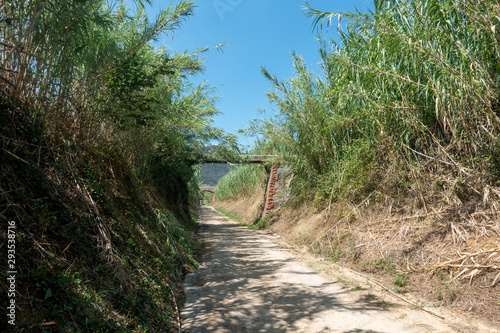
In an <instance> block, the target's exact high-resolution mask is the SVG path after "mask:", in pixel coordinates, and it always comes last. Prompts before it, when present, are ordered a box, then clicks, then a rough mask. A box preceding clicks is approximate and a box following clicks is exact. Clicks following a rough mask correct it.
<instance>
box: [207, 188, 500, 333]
mask: <svg viewBox="0 0 500 333" xmlns="http://www.w3.org/2000/svg"><path fill="white" fill-rule="evenodd" d="M492 192H493V191H492ZM492 192H489V193H488V194H485V197H484V200H482V201H477V200H473V199H471V200H468V201H462V200H460V199H459V198H457V197H456V196H451V197H448V198H447V199H449V200H452V201H455V202H459V201H460V204H456V205H449V204H446V203H445V202H444V201H445V200H437V198H438V197H439V196H442V198H443V199H445V198H446V194H447V192H446V191H442V192H436V191H434V192H433V195H434V197H435V198H434V199H432V195H428V196H422V197H417V198H406V199H400V200H399V201H397V202H396V201H395V200H394V199H393V198H390V197H382V196H377V195H376V193H374V194H372V195H370V196H369V197H368V198H366V200H364V201H362V202H361V203H360V204H358V205H351V204H346V203H345V202H344V203H341V204H340V203H339V204H335V203H332V204H331V205H330V206H329V207H327V208H326V209H324V210H318V209H317V208H314V207H313V205H312V204H310V203H303V204H300V205H298V206H295V207H292V206H291V205H289V206H288V207H284V208H282V209H281V210H280V211H279V212H275V214H274V216H273V218H272V222H271V225H270V227H269V229H268V230H269V231H270V232H273V233H277V234H279V235H280V236H281V238H280V239H281V240H282V241H283V242H285V243H286V244H288V245H290V246H292V247H293V248H295V249H296V250H297V251H299V252H302V253H303V252H304V251H308V252H310V253H314V254H316V255H318V256H322V257H323V258H325V259H326V260H331V261H332V262H336V263H338V264H341V265H343V266H347V267H349V268H351V269H353V270H355V271H357V272H360V273H361V274H363V275H365V276H368V277H371V278H374V279H376V280H378V281H380V282H381V283H382V284H383V285H384V286H386V287H387V288H388V289H390V290H391V291H392V292H394V293H396V294H398V295H400V296H401V297H404V298H406V299H408V300H410V301H411V302H413V303H414V304H415V305H417V306H421V307H423V308H425V309H432V308H433V307H440V306H446V307H448V308H450V309H452V310H453V311H455V312H456V313H458V314H462V315H464V316H472V317H474V318H481V319H484V320H486V321H487V322H489V323H491V324H492V325H494V326H495V325H496V326H497V325H499V324H500V321H499V319H498V318H500V302H499V300H500V281H499V280H500V224H499V222H498V218H497V210H496V207H498V203H497V202H496V199H497V198H495V197H494V195H495V194H494V193H492ZM423 198H425V202H426V203H425V205H424V204H423V201H422V199H423ZM255 200H258V202H261V200H262V199H261V198H260V197H258V196H251V197H246V198H240V199H238V200H235V201H231V202H225V203H217V205H218V206H220V207H224V209H225V210H228V211H231V212H235V213H237V214H239V215H240V216H242V217H243V220H244V221H246V222H251V221H253V219H254V218H255V215H252V210H251V209H246V207H247V205H249V204H250V202H251V206H252V207H253V206H255V205H258V202H255Z"/></svg>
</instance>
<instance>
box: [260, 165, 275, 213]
mask: <svg viewBox="0 0 500 333" xmlns="http://www.w3.org/2000/svg"><path fill="white" fill-rule="evenodd" d="M277 181H278V165H276V164H273V166H272V168H271V171H270V174H269V181H268V182H267V189H266V199H265V200H266V202H265V203H264V214H262V216H266V215H267V214H268V213H269V212H270V211H271V209H273V207H274V200H273V196H274V195H275V194H276V182H277Z"/></svg>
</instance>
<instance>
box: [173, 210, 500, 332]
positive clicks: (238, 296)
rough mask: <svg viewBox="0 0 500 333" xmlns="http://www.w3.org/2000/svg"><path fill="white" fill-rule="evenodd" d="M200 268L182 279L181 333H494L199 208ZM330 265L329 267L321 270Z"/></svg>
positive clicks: (471, 320) (484, 327) (479, 324)
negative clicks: (293, 251)
mask: <svg viewBox="0 0 500 333" xmlns="http://www.w3.org/2000/svg"><path fill="white" fill-rule="evenodd" d="M200 224H201V230H200V233H199V236H200V238H201V239H202V240H203V241H204V242H205V248H204V253H203V255H202V258H201V263H200V269H199V270H197V271H196V272H194V273H192V274H190V275H188V276H187V278H186V281H185V284H184V290H185V304H184V308H183V311H182V330H183V332H192V333H195V332H231V333H233V332H345V333H347V332H350V333H355V332H356V333H378V332H398V333H399V332H415V333H417V332H418V333H422V332H432V333H434V332H471V333H472V332H474V333H475V332H500V331H499V330H496V329H494V328H489V327H486V326H484V325H482V324H481V323H479V322H475V321H474V320H473V319H472V318H468V319H467V320H464V319H463V318H459V317H457V316H456V315H454V314H453V313H450V312H447V311H446V309H442V308H439V309H433V311H434V312H436V313H438V314H439V315H440V316H442V317H444V318H445V319H441V318H438V317H437V316H434V315H432V314H429V313H427V312H424V311H422V310H420V309H417V308H410V307H409V306H408V305H407V304H406V303H404V302H402V301H400V300H398V299H397V298H393V297H392V296H390V295H389V294H387V293H384V292H383V291H381V290H379V289H377V287H376V286H375V285H372V284H370V283H369V282H367V281H362V279H360V278H359V277H356V276H354V275H352V274H349V272H348V271H345V270H335V269H331V266H328V265H327V263H321V262H318V261H314V259H312V258H305V259H304V258H302V259H301V261H306V262H307V263H308V264H309V266H313V267H314V269H315V270H317V271H321V274H320V273H316V272H314V271H313V270H311V269H310V268H308V266H307V265H306V263H301V262H300V261H299V259H297V258H295V257H294V256H293V255H292V254H291V253H290V252H287V251H285V250H284V249H282V248H281V247H280V246H278V245H277V243H276V237H272V236H269V235H265V234H264V233H262V232H256V231H254V230H250V229H248V228H246V227H244V226H240V225H238V224H237V223H235V222H233V221H230V220H229V221H228V219H227V218H225V217H223V216H221V215H219V214H217V213H216V212H215V211H214V210H213V209H212V208H211V207H207V206H204V207H202V208H201V216H200ZM328 267H330V269H328Z"/></svg>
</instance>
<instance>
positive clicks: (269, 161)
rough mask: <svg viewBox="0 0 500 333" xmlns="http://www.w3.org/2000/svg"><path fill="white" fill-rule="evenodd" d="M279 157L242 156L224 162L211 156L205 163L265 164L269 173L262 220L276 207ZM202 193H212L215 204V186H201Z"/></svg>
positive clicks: (207, 157) (205, 159) (206, 157)
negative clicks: (275, 197) (275, 196)
mask: <svg viewBox="0 0 500 333" xmlns="http://www.w3.org/2000/svg"><path fill="white" fill-rule="evenodd" d="M277 157H278V156H276V155H240V156H239V157H238V158H237V159H235V160H222V159H219V158H215V157H213V156H210V155H206V156H204V160H203V161H204V162H205V163H211V164H218V163H230V164H241V163H252V164H265V169H266V171H267V182H266V190H265V194H264V205H263V206H264V208H263V210H262V213H261V216H260V217H261V218H262V217H264V216H266V215H267V214H268V213H269V212H270V211H271V209H272V208H273V207H274V204H275V202H274V200H273V196H274V194H276V186H275V184H276V181H277V180H278V173H277V170H278V166H279V163H278V162H276V159H277ZM200 191H201V192H211V193H212V200H211V202H212V205H213V204H215V201H216V199H217V198H216V194H215V186H211V185H207V184H202V185H201V186H200Z"/></svg>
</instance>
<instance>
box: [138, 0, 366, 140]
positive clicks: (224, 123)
mask: <svg viewBox="0 0 500 333" xmlns="http://www.w3.org/2000/svg"><path fill="white" fill-rule="evenodd" d="M308 2H309V4H311V5H312V6H313V7H314V8H317V9H320V10H324V11H330V12H347V11H353V10H354V9H355V8H357V9H360V10H363V11H364V10H366V8H368V7H373V5H372V1H371V0H352V1H346V0H339V1H331V0H310V1H308ZM168 3H169V2H167V1H164V0H163V1H155V2H154V4H153V5H152V7H151V8H149V10H148V12H150V13H154V12H155V11H157V10H158V9H160V8H165V7H166V6H168ZM195 5H196V6H197V8H196V10H195V13H194V16H192V17H190V18H189V20H188V21H187V22H186V23H184V24H183V25H182V26H181V28H180V29H178V30H177V31H176V32H175V35H174V36H171V35H170V36H167V37H165V38H163V39H162V40H160V42H161V44H162V45H164V46H165V47H167V48H169V49H171V50H172V51H184V50H188V51H194V50H195V49H197V48H201V47H205V46H211V47H213V46H215V45H217V44H219V43H221V42H225V45H226V47H224V49H223V52H218V51H215V50H211V51H209V52H207V53H205V54H204V55H203V56H202V58H203V59H204V60H205V66H206V70H205V71H204V72H203V73H202V74H199V75H198V76H197V77H196V78H195V80H196V81H197V82H200V81H207V82H208V84H209V85H210V86H212V87H217V89H216V95H220V99H219V101H218V103H217V107H218V108H219V110H220V111H221V113H222V114H221V115H218V116H216V117H215V121H214V124H213V125H214V126H216V127H220V128H223V129H224V130H226V131H227V132H230V133H237V131H238V129H242V128H245V127H247V126H248V125H249V123H250V121H251V120H252V119H254V118H263V117H266V118H269V117H271V116H272V115H273V112H272V110H271V106H270V105H269V103H268V101H267V98H266V92H267V91H268V90H269V89H270V83H269V82H268V81H267V80H266V79H265V78H264V76H263V75H262V74H261V72H260V69H261V67H266V68H267V70H268V71H269V72H270V73H271V74H273V75H276V76H278V78H279V79H288V78H290V77H291V76H293V68H292V64H291V54H292V51H295V52H296V53H297V54H298V55H300V56H302V57H303V58H304V60H305V62H306V64H308V65H309V66H310V67H311V68H312V69H314V70H315V71H316V72H318V71H319V67H318V66H317V63H318V62H319V60H320V59H319V55H318V51H317V50H318V47H319V42H318V41H317V37H318V36H317V32H316V31H312V29H311V23H312V19H311V18H307V17H305V16H304V15H303V14H304V9H303V6H304V5H305V1H304V0H197V1H195ZM335 23H336V22H335ZM336 26H337V24H335V27H334V28H333V29H330V30H329V31H328V32H327V34H328V35H327V36H328V37H333V38H336V37H337V33H336ZM259 108H263V109H265V110H266V112H265V113H264V114H262V113H260V112H259ZM239 142H240V143H241V144H243V145H251V144H252V143H253V139H252V138H248V137H240V139H239Z"/></svg>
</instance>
